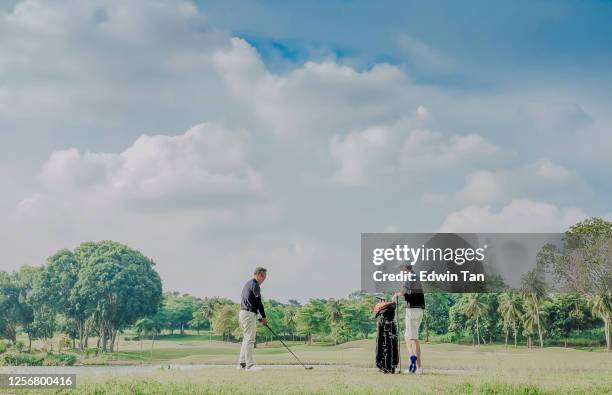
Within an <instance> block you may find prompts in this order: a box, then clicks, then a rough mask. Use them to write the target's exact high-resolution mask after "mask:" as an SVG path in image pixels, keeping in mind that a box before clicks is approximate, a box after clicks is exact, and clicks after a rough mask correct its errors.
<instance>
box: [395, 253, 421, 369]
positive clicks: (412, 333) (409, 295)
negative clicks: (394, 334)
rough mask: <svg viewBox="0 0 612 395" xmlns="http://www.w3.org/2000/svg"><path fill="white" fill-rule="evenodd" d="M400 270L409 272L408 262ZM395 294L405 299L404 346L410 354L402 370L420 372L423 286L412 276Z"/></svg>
mask: <svg viewBox="0 0 612 395" xmlns="http://www.w3.org/2000/svg"><path fill="white" fill-rule="evenodd" d="M400 271H401V272H403V273H407V272H411V271H412V265H410V264H409V263H407V264H402V265H401V266H400ZM395 296H403V297H404V299H405V300H406V330H405V332H404V338H405V339H406V347H408V355H410V365H409V367H408V369H406V370H405V371H404V372H405V373H416V374H422V373H423V368H422V367H421V345H420V344H419V327H420V326H421V321H422V320H423V313H424V311H425V295H424V294H423V286H422V285H421V282H420V281H419V279H418V276H414V281H406V282H405V283H404V285H403V286H402V289H401V290H400V291H399V292H396V293H395Z"/></svg>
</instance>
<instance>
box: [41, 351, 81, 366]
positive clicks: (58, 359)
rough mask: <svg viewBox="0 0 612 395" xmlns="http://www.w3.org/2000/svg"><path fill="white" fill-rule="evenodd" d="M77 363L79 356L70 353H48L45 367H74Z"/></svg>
mask: <svg viewBox="0 0 612 395" xmlns="http://www.w3.org/2000/svg"><path fill="white" fill-rule="evenodd" d="M76 361H77V356H76V355H74V354H68V353H61V352H60V353H57V354H54V353H52V352H49V353H47V356H46V357H45V360H44V361H43V365H45V366H72V365H74V363H75V362H76Z"/></svg>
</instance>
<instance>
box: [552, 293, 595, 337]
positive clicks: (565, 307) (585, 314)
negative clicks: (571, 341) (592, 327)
mask: <svg viewBox="0 0 612 395" xmlns="http://www.w3.org/2000/svg"><path fill="white" fill-rule="evenodd" d="M542 307H543V310H544V312H545V315H546V318H547V319H546V321H547V322H548V332H549V333H550V334H551V335H553V336H555V337H559V338H562V339H563V340H564V342H565V347H567V341H568V338H569V336H570V334H571V332H572V330H574V329H575V328H579V327H580V325H581V324H583V325H584V326H585V327H586V326H588V325H589V322H588V320H589V318H590V314H589V309H588V305H587V301H586V300H585V299H584V298H583V297H581V296H579V295H575V294H558V295H555V296H554V297H552V298H551V299H550V300H548V301H547V302H545V303H544V305H543V306H542Z"/></svg>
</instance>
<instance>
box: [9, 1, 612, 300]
mask: <svg viewBox="0 0 612 395" xmlns="http://www.w3.org/2000/svg"><path fill="white" fill-rule="evenodd" d="M610 20H612V3H611V2H609V1H596V0H593V1H568V2H553V1H540V2H522V1H515V2H505V3H496V4H495V6H491V5H490V3H489V2H487V1H468V2H461V3H458V2H454V1H447V2H445V1H440V2H407V1H398V2H388V1H383V2H350V1H320V2H317V1H314V2H301V3H298V2H290V3H287V2H282V1H268V2H255V1H252V2H251V1H249V2H245V1H240V2H239V1H227V0H224V1H210V2H208V1H206V2H205V1H196V2H191V1H182V0H134V1H129V2H118V1H112V0H95V1H94V0H91V1H90V0H86V1H62V0H58V1H52V2H51V1H47V0H24V1H14V0H1V1H0V185H1V186H2V193H1V194H0V216H1V217H2V221H1V222H0V240H2V259H1V261H0V262H1V263H0V269H1V270H15V269H17V268H18V267H19V266H20V265H22V264H33V265H40V264H42V263H44V260H45V259H46V257H47V256H49V255H50V254H52V253H53V252H55V251H57V250H58V249H61V248H71V249H72V248H74V247H76V246H77V245H78V244H79V243H80V242H83V241H87V240H102V239H112V240H116V241H119V242H122V243H126V244H128V245H130V246H132V247H134V248H137V249H139V250H141V251H142V252H143V253H145V254H146V255H148V256H150V257H151V258H152V259H154V260H155V262H156V263H157V269H158V271H159V272H160V274H161V276H162V278H163V280H164V286H165V288H166V289H168V290H177V291H180V292H190V293H192V294H195V295H198V296H210V295H221V296H228V297H232V298H234V299H236V297H237V295H238V293H239V291H240V288H241V285H242V283H244V281H246V279H247V278H248V276H249V275H250V272H251V270H252V268H253V267H254V266H256V265H263V266H266V267H268V268H269V270H270V276H269V281H268V282H267V283H266V286H265V289H264V294H265V296H268V297H273V298H276V299H279V300H281V301H286V300H287V299H290V298H294V299H299V300H306V299H307V298H309V297H332V296H333V297H337V296H345V295H347V294H348V293H349V292H351V291H353V290H356V289H358V288H359V284H360V282H359V240H360V233H361V232H384V231H399V232H433V231H474V232H493V231H498V232H514V231H517V232H521V231H531V232H549V231H551V232H554V231H564V230H565V229H566V228H567V227H568V226H569V225H571V224H573V223H574V222H576V221H578V220H580V219H583V218H585V217H589V216H601V217H612V199H611V198H612V154H611V153H612V112H611V111H610V109H611V108H612V89H610V86H612V41H611V40H610V39H609V37H611V36H612V25H611V24H610V23H609V21H610Z"/></svg>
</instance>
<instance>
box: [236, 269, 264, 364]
mask: <svg viewBox="0 0 612 395" xmlns="http://www.w3.org/2000/svg"><path fill="white" fill-rule="evenodd" d="M266 275H267V270H266V269H264V268H263V267H256V268H255V272H254V273H253V278H252V279H250V280H249V281H247V283H246V284H244V287H243V288H242V296H241V298H240V315H239V316H238V322H239V323H240V329H242V347H240V358H239V359H238V364H239V365H238V369H244V370H246V371H249V372H252V371H257V370H261V367H259V366H255V363H254V362H253V348H254V346H255V337H256V336H257V313H259V314H260V315H261V321H260V322H261V324H262V325H267V324H268V320H267V319H266V312H265V311H264V306H263V303H262V301H261V290H260V285H261V284H262V283H263V282H264V281H265V280H266Z"/></svg>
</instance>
